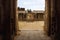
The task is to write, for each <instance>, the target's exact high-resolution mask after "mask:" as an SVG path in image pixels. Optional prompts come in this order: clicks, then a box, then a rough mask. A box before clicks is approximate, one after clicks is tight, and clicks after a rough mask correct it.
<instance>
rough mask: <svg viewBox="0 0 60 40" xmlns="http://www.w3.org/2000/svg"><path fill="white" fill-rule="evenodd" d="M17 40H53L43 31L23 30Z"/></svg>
mask: <svg viewBox="0 0 60 40" xmlns="http://www.w3.org/2000/svg"><path fill="white" fill-rule="evenodd" d="M15 40H51V39H50V37H48V36H46V35H45V34H44V32H43V31H41V30H21V32H20V35H17V36H16V38H15Z"/></svg>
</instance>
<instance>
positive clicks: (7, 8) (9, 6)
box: [0, 0, 60, 40]
mask: <svg viewBox="0 0 60 40" xmlns="http://www.w3.org/2000/svg"><path fill="white" fill-rule="evenodd" d="M16 1H17V0H0V38H2V39H1V40H13V35H15V34H16V32H17V17H16V3H17V2H16ZM45 1H46V2H45V3H46V11H45V31H46V33H47V34H48V35H49V36H50V37H52V38H53V39H54V40H60V0H45Z"/></svg>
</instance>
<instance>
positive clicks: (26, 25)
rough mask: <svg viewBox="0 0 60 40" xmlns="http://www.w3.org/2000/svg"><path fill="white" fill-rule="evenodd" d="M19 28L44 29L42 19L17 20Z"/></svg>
mask: <svg viewBox="0 0 60 40" xmlns="http://www.w3.org/2000/svg"><path fill="white" fill-rule="evenodd" d="M18 25H19V30H44V21H33V22H27V21H18Z"/></svg>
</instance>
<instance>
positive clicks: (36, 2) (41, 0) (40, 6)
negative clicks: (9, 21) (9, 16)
mask: <svg viewBox="0 0 60 40" xmlns="http://www.w3.org/2000/svg"><path fill="white" fill-rule="evenodd" d="M17 7H21V8H25V9H26V10H27V9H31V10H45V0H18V1H17Z"/></svg>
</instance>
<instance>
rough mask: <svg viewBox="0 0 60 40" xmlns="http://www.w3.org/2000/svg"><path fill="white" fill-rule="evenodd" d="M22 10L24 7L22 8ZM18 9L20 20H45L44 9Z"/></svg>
mask: <svg viewBox="0 0 60 40" xmlns="http://www.w3.org/2000/svg"><path fill="white" fill-rule="evenodd" d="M21 10H22V9H21ZM21 10H18V20H20V21H43V20H44V11H41V10H36V11H34V10H33V11H31V12H28V11H27V10H22V11H21Z"/></svg>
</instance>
